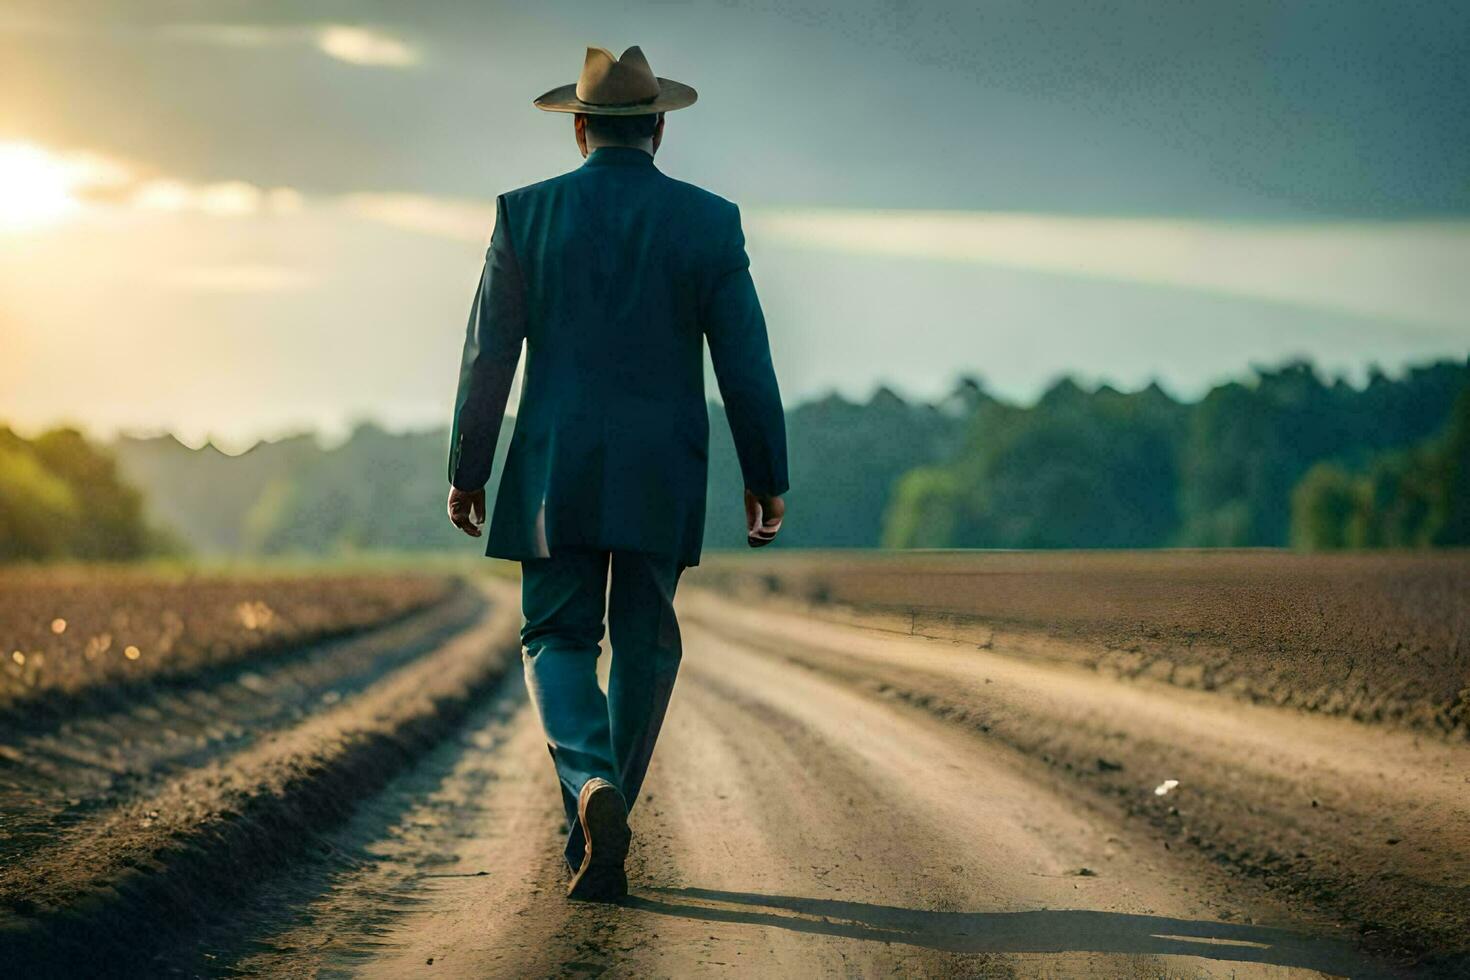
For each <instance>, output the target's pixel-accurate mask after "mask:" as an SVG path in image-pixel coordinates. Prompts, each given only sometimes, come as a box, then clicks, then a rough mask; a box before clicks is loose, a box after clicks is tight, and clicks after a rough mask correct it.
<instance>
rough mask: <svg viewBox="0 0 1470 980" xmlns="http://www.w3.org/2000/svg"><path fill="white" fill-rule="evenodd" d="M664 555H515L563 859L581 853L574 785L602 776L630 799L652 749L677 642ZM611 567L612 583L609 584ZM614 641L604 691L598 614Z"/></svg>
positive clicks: (670, 573)
mask: <svg viewBox="0 0 1470 980" xmlns="http://www.w3.org/2000/svg"><path fill="white" fill-rule="evenodd" d="M683 570H684V567H683V566H682V565H681V564H680V563H679V562H678V561H677V560H676V559H675V558H674V557H672V556H663V555H653V554H647V553H643V552H632V551H617V552H607V551H566V552H559V553H558V554H556V555H553V556H552V557H550V558H536V559H530V560H526V561H523V562H522V563H521V609H522V612H523V613H524V615H525V626H524V627H523V628H522V630H521V650H522V660H523V662H524V666H525V671H526V686H527V688H528V689H529V691H530V695H531V700H532V702H533V703H534V704H535V705H536V710H537V712H538V713H539V714H540V716H541V726H542V729H543V730H544V731H545V733H546V744H547V748H549V749H550V750H551V759H552V762H553V764H554V765H555V766H556V775H557V779H558V781H559V782H560V784H561V796H562V804H563V805H564V806H565V807H566V815H567V827H568V837H567V846H566V859H567V863H568V864H569V865H571V867H572V868H574V869H575V868H577V867H578V866H580V865H581V863H582V855H583V850H584V847H585V842H584V841H583V839H582V828H581V825H580V824H579V822H578V820H577V795H578V794H579V793H580V792H581V791H582V785H583V784H584V783H586V782H587V780H589V779H591V778H592V777H594V776H601V777H602V778H603V779H606V780H608V781H609V782H611V783H612V784H613V785H614V786H617V787H618V788H619V789H620V790H622V793H623V796H624V798H625V799H626V800H627V801H628V806H629V807H630V808H631V807H632V805H633V804H634V802H635V801H636V800H637V799H638V793H639V790H640V789H641V788H642V786H643V777H644V776H645V775H646V774H647V772H648V763H649V760H650V759H651V758H652V757H653V745H654V742H655V740H656V739H657V738H658V732H659V728H660V727H661V726H662V724H663V719H664V712H665V710H666V709H667V708H668V704H669V696H670V694H672V693H673V690H674V678H675V676H676V675H677V674H678V671H679V660H680V657H681V656H682V647H681V646H680V642H679V623H678V621H677V620H676V619H675V618H674V590H675V588H677V586H678V583H679V576H680V574H681V573H682V572H683ZM609 571H610V572H611V586H609ZM604 614H605V615H606V620H607V632H608V639H609V641H610V646H611V647H612V663H611V664H610V667H609V671H608V686H607V691H606V693H604V692H603V690H602V688H601V687H599V686H598V683H597V659H598V655H599V654H600V652H601V646H600V644H601V640H602V635H603V618H604Z"/></svg>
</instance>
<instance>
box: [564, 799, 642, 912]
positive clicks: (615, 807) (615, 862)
mask: <svg viewBox="0 0 1470 980" xmlns="http://www.w3.org/2000/svg"><path fill="white" fill-rule="evenodd" d="M577 819H578V820H579V821H580V822H581V824H582V837H583V839H584V840H585V841H586V843H587V847H586V849H585V852H584V853H583V855H582V866H581V867H580V868H578V869H577V873H576V874H574V875H572V883H571V884H570V885H569V886H567V897H568V898H574V899H579V900H582V901H587V902H616V901H617V900H618V899H620V898H622V897H623V896H625V895H627V894H628V875H627V873H626V872H625V871H624V870H623V862H624V861H625V860H626V859H627V857H628V842H629V841H631V840H632V838H633V834H632V832H631V831H629V830H628V803H627V801H626V800H624V799H623V794H622V793H620V792H618V788H617V787H616V786H614V785H613V784H612V783H610V782H608V781H607V780H606V779H602V778H600V777H596V776H594V777H593V778H592V779H589V780H587V782H586V784H585V785H583V787H582V792H581V793H580V794H579V795H578V796H577Z"/></svg>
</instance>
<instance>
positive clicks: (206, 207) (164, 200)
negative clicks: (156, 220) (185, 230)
mask: <svg viewBox="0 0 1470 980" xmlns="http://www.w3.org/2000/svg"><path fill="white" fill-rule="evenodd" d="M128 204H129V205H130V206H132V207H134V208H137V209H138V210H142V211H198V212H201V213H203V214H209V215H214V216H216V217H224V218H230V217H244V216H247V215H255V214H295V213H296V212H298V211H300V210H301V209H302V207H304V206H305V198H304V197H302V195H301V193H300V192H299V191H297V190H295V189H294V188H291V187H272V188H262V187H257V186H256V185H254V184H251V183H247V182H246V181H242V180H227V181H220V182H218V183H212V184H190V183H186V182H184V181H181V180H174V179H172V178H157V179H154V180H147V181H143V182H140V183H139V184H137V185H136V187H135V188H134V189H133V192H132V194H131V195H130V196H129V198H128Z"/></svg>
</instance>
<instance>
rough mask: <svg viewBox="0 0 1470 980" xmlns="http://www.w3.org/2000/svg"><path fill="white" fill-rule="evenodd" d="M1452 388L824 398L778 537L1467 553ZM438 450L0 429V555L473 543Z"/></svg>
mask: <svg viewBox="0 0 1470 980" xmlns="http://www.w3.org/2000/svg"><path fill="white" fill-rule="evenodd" d="M1467 388H1470V362H1465V361H1441V362H1437V363H1433V364H1428V365H1423V366H1420V367H1416V368H1413V369H1411V370H1408V371H1406V372H1404V373H1402V374H1400V375H1397V376H1394V377H1389V376H1387V375H1385V374H1383V373H1382V372H1378V371H1374V372H1370V374H1369V376H1368V379H1367V381H1366V383H1364V384H1361V385H1353V384H1349V383H1348V382H1346V381H1343V380H1341V379H1327V378H1324V377H1323V376H1322V375H1321V374H1320V373H1319V372H1318V371H1317V370H1315V369H1314V368H1313V367H1312V366H1311V365H1309V364H1306V363H1288V364H1284V365H1281V366H1278V367H1274V368H1269V369H1266V368H1262V369H1258V370H1256V371H1254V372H1253V373H1252V375H1251V376H1250V377H1249V378H1245V379H1242V380H1239V381H1234V382H1230V383H1226V384H1221V385H1219V386H1217V387H1215V388H1213V389H1212V390H1210V391H1209V392H1208V393H1206V394H1205V395H1204V396H1203V397H1202V398H1200V399H1198V400H1195V401H1183V400H1180V399H1177V398H1175V397H1173V396H1172V395H1170V394H1169V393H1168V392H1166V391H1165V390H1163V389H1162V388H1160V387H1159V386H1157V385H1152V386H1149V387H1148V388H1145V389H1143V390H1140V391H1134V392H1122V391H1118V390H1115V389H1114V388H1111V387H1109V386H1106V385H1104V386H1101V387H1097V388H1091V389H1088V388H1083V387H1082V386H1080V385H1078V384H1077V383H1075V382H1074V381H1072V380H1069V379H1062V380H1060V381H1058V382H1056V383H1055V384H1053V385H1052V386H1051V388H1050V389H1048V390H1047V391H1046V392H1045V393H1044V394H1043V395H1042V396H1041V397H1040V398H1039V399H1037V400H1036V401H1035V402H1034V403H1032V404H1029V405H1023V404H1018V403H1015V402H1012V401H1008V400H1005V399H1002V398H998V397H995V396H994V395H992V394H991V393H989V392H988V391H987V390H986V388H985V386H984V385H983V384H982V383H981V382H979V381H978V380H975V379H972V378H966V379H962V380H961V381H960V382H959V383H957V384H956V385H955V386H954V388H953V389H952V390H951V392H950V393H949V394H948V395H947V396H945V397H943V398H940V399H937V400H935V401H912V400H905V399H903V398H901V397H900V396H899V395H897V394H896V393H894V392H893V391H891V390H889V389H887V388H880V389H879V390H878V391H877V392H876V393H875V394H874V395H873V396H872V397H870V398H869V399H868V400H866V401H852V400H849V399H845V398H842V397H840V396H838V395H829V396H827V397H825V398H819V399H815V400H812V401H807V402H803V403H801V404H798V405H794V406H792V407H791V408H789V410H788V412H787V430H788V441H789V443H790V450H791V483H792V487H791V492H790V500H791V504H792V518H793V519H792V520H790V521H789V522H788V525H787V527H786V528H785V529H784V530H783V532H782V535H783V543H784V544H786V545H787V546H789V547H818V548H849V547H878V546H880V545H881V546H886V547H893V548H1153V547H1167V546H1198V547H1215V546H1234V547H1245V546H1287V545H1291V546H1295V547H1299V548H1303V549H1324V548H1370V547H1424V546H1435V545H1464V544H1470V513H1467V507H1470V489H1467V479H1470V395H1466V394H1465V392H1466V391H1467ZM710 414H711V419H710V433H711V446H710V490H709V503H708V517H707V522H706V543H707V545H708V546H709V547H711V548H741V547H743V546H744V528H743V526H742V523H743V521H742V514H741V510H740V506H739V494H740V486H741V480H740V472H739V466H738V463H737V461H736V457H735V450H734V446H733V444H732V443H731V440H730V436H729V431H728V427H727V426H726V424H725V419H724V415H723V411H722V410H721V408H720V406H719V405H717V404H713V403H712V404H711V405H710ZM512 426H513V420H508V421H507V423H506V431H505V432H504V433H503V434H502V438H501V441H500V455H501V459H500V460H497V464H496V468H495V471H494V473H492V476H491V483H490V487H491V490H492V492H493V489H494V487H495V486H496V483H497V481H498V479H499V468H500V463H501V462H502V461H503V458H504V452H505V448H506V446H507V445H508V444H509V441H510V429H511V427H512ZM446 439H447V434H446V432H445V431H443V430H438V429H435V430H429V431H423V432H409V433H394V432H389V431H387V430H385V429H383V428H382V427H380V426H378V425H375V424H372V423H364V424H362V425H359V426H358V427H356V428H355V429H354V430H353V431H352V433H351V435H350V436H349V437H348V438H347V439H346V440H345V441H344V442H342V443H340V444H338V445H335V446H323V445H322V443H321V442H320V441H319V440H318V439H317V438H316V437H314V436H311V435H301V436H295V437H291V438H287V439H281V440H276V441H271V442H263V443H261V444H259V445H257V446H256V447H254V448H253V449H251V450H249V451H248V452H246V453H243V454H240V455H228V454H225V453H223V452H220V451H219V450H217V449H215V448H214V447H212V446H205V447H203V448H202V449H191V448H189V447H187V446H184V445H182V444H181V443H179V442H178V441H177V440H175V439H173V438H172V437H168V436H165V437H160V438H150V439H134V438H123V439H120V440H117V441H116V442H114V443H113V444H112V445H111V446H110V447H100V446H97V445H95V444H92V443H89V442H88V441H87V440H86V439H85V438H83V437H82V436H81V435H80V434H78V433H77V432H75V431H72V430H58V431H55V432H51V433H46V434H44V435H42V436H39V437H37V438H35V439H33V440H26V439H23V438H21V437H20V436H18V435H16V434H15V433H12V432H10V431H9V430H5V429H0V558H4V559H15V558H43V559H44V558H90V559H127V558H133V557H138V556H140V555H144V554H149V553H157V552H159V551H170V550H173V549H174V547H175V546H174V544H173V542H174V541H179V542H182V543H183V544H184V545H186V546H187V547H188V548H189V549H190V550H192V551H194V552H195V553H198V554H204V555H220V556H231V555H286V554H302V555H332V554H346V553H362V552H383V551H423V550H453V549H460V550H473V549H475V548H477V547H478V546H479V545H478V543H477V542H473V541H470V540H468V539H465V538H463V536H461V535H459V534H458V533H457V532H455V531H454V530H453V529H452V528H451V527H450V526H449V524H448V522H447V521H446V520H444V517H443V503H444V501H443V497H444V456H445V444H446ZM109 449H110V451H108V450H109ZM145 505H146V506H145ZM156 527H166V528H168V529H170V531H171V532H173V537H172V538H170V537H169V536H165V535H163V534H161V533H160V532H158V531H157V530H155V528H156Z"/></svg>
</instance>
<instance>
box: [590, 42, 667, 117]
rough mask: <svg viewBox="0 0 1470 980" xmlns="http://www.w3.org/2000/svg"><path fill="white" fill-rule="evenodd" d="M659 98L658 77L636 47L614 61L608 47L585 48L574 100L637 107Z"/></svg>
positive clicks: (593, 103)
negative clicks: (585, 56) (585, 54)
mask: <svg viewBox="0 0 1470 980" xmlns="http://www.w3.org/2000/svg"><path fill="white" fill-rule="evenodd" d="M658 95H659V84H658V78H656V77H655V76H654V74H653V69H652V68H651V67H649V64H648V59H647V58H645V57H644V56H643V49H642V48H640V47H638V45H636V44H635V45H633V46H632V47H631V48H629V49H628V50H626V51H624V52H623V56H622V57H621V58H614V57H613V53H612V52H611V51H609V50H608V49H607V48H597V47H588V48H587V59H586V60H585V61H584V62H583V63H582V75H581V77H580V78H578V79H577V98H578V99H580V100H581V101H583V102H585V103H587V104H588V105H609V106H612V105H637V104H638V103H640V102H652V101H653V100H654V99H657V98H658Z"/></svg>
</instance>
